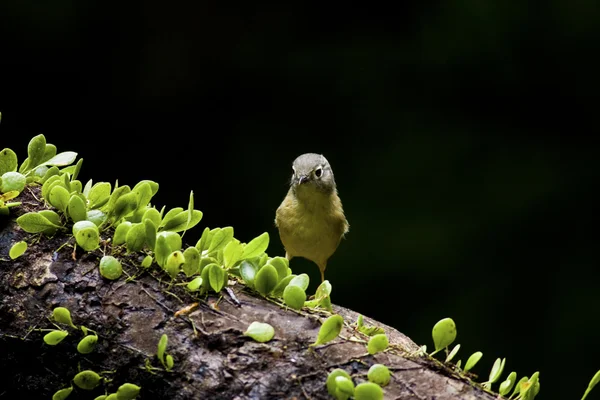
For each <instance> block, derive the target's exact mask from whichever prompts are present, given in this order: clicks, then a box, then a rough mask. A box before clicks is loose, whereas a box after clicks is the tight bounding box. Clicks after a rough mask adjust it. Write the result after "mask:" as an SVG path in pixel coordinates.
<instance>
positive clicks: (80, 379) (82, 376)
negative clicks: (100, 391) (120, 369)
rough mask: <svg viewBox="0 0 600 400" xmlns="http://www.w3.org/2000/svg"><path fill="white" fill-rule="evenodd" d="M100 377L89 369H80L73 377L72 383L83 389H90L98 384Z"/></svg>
mask: <svg viewBox="0 0 600 400" xmlns="http://www.w3.org/2000/svg"><path fill="white" fill-rule="evenodd" d="M101 380H102V377H101V376H100V375H98V374H97V373H95V372H94V371H91V370H86V371H81V372H80V373H78V374H77V375H75V377H74V378H73V383H74V384H75V385H77V386H78V387H79V388H81V389H84V390H92V389H94V388H95V387H96V386H98V385H99V384H100V381H101Z"/></svg>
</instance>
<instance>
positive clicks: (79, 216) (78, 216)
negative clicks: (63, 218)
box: [67, 195, 87, 222]
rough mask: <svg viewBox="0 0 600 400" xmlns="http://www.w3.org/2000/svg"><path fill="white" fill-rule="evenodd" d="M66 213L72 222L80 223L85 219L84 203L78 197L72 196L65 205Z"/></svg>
mask: <svg viewBox="0 0 600 400" xmlns="http://www.w3.org/2000/svg"><path fill="white" fill-rule="evenodd" d="M67 211H68V213H69V216H70V217H71V219H72V220H73V222H78V221H82V220H84V219H86V218H87V210H86V209H85V202H84V201H83V200H82V199H81V197H79V196H78V195H72V196H71V199H70V200H69V204H68V205H67Z"/></svg>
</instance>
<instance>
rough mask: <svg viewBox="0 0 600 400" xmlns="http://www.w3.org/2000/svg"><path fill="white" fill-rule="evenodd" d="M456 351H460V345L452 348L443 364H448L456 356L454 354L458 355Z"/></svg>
mask: <svg viewBox="0 0 600 400" xmlns="http://www.w3.org/2000/svg"><path fill="white" fill-rule="evenodd" d="M458 350H460V344H457V345H456V346H454V348H453V349H452V351H451V352H450V354H448V356H447V357H446V361H445V362H447V363H448V362H450V361H452V359H453V358H454V356H455V355H456V353H458Z"/></svg>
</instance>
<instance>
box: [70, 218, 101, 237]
mask: <svg viewBox="0 0 600 400" xmlns="http://www.w3.org/2000/svg"><path fill="white" fill-rule="evenodd" d="M88 228H89V229H94V230H96V231H98V227H97V226H96V224H94V223H93V222H92V221H87V220H86V221H78V222H75V223H74V224H73V228H72V231H73V235H77V233H78V232H79V231H80V230H82V229H88Z"/></svg>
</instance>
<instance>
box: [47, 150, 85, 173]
mask: <svg viewBox="0 0 600 400" xmlns="http://www.w3.org/2000/svg"><path fill="white" fill-rule="evenodd" d="M47 150H48V148H47V146H46V151H47ZM54 154H56V148H55V149H54ZM52 157H54V155H52ZM52 157H50V158H52ZM50 158H49V159H50ZM82 165H83V158H80V159H79V161H77V164H75V169H74V171H73V176H72V177H71V180H73V181H74V180H76V179H77V177H78V176H79V172H80V171H81V166H82Z"/></svg>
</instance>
